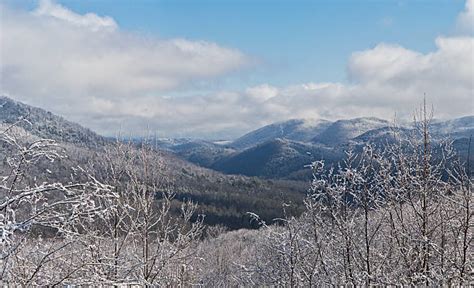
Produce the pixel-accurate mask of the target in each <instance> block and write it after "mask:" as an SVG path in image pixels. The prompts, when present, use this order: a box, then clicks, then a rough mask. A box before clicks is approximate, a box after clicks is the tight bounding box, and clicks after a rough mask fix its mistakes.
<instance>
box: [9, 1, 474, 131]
mask: <svg viewBox="0 0 474 288" xmlns="http://www.w3.org/2000/svg"><path fill="white" fill-rule="evenodd" d="M473 3H474V1H472V0H469V1H468V2H467V3H466V9H465V11H463V12H462V13H461V14H460V15H459V17H458V19H457V22H456V27H457V28H458V30H459V31H461V32H459V33H458V34H457V35H456V36H450V37H446V36H445V37H438V38H437V39H435V43H436V49H435V50H434V51H432V52H430V53H420V52H417V51H412V50H409V49H406V48H404V47H401V46H399V45H394V44H386V43H381V44H378V45H377V46H375V47H373V48H371V49H368V50H364V51H358V52H354V53H353V54H352V55H351V57H350V59H349V61H348V64H347V74H348V79H349V81H348V83H302V84H295V85H291V86H287V87H275V86H272V85H271V83H262V84H261V85H258V86H256V87H248V88H245V89H242V90H240V91H215V92H209V93H207V94H204V95H203V94H199V95H198V94H195V93H193V85H192V83H197V82H200V81H204V82H206V81H207V82H212V81H214V80H215V79H219V78H221V77H225V76H226V75H229V74H231V73H232V72H235V71H238V70H242V69H246V68H247V69H248V67H249V66H251V65H252V60H251V59H252V57H249V56H248V55H245V54H244V53H242V52H241V51H239V50H237V49H232V48H227V47H222V46H220V45H218V44H216V43H211V42H206V41H191V40H186V39H157V38H156V37H148V36H143V35H137V34H134V33H130V32H126V31H122V30H121V29H120V27H119V26H118V25H117V23H116V22H115V20H114V19H112V18H110V17H103V16H99V15H96V14H92V13H88V14H85V15H80V14H77V13H75V12H73V11H71V10H69V9H67V8H66V7H63V6H61V5H58V4H55V3H54V2H51V1H41V2H40V4H39V7H38V8H37V9H36V10H35V11H33V12H31V13H29V12H25V11H16V10H11V9H10V8H8V7H1V9H2V20H1V21H2V25H1V26H2V28H1V29H2V31H1V32H2V33H0V47H1V58H0V59H1V63H0V65H1V75H0V76H1V79H2V80H1V87H0V92H1V93H2V94H6V95H7V96H10V97H12V98H14V99H18V100H21V101H25V102H27V103H30V104H33V105H38V106H41V107H43V108H46V109H48V110H52V111H53V112H56V113H59V114H62V115H64V116H66V117H68V118H70V119H72V120H75V121H78V122H80V123H81V124H84V125H86V126H88V127H90V128H92V129H94V130H96V131H98V132H100V133H103V134H108V135H113V134H114V133H115V132H117V131H118V130H122V131H125V132H127V131H132V133H137V131H144V130H146V129H149V130H151V131H156V132H157V133H158V134H159V135H163V136H165V135H166V136H172V137H177V136H194V137H213V138H218V137H219V138H227V137H235V136H238V135H239V134H241V133H243V132H246V131H249V130H251V129H254V128H258V127H259V126H261V125H264V124H268V123H271V122H274V121H281V120H286V119H290V118H325V119H338V118H352V117H358V116H376V117H382V118H390V117H392V116H393V115H394V114H395V113H397V114H398V115H399V116H401V117H405V116H409V115H410V114H411V113H412V111H413V106H414V105H416V104H417V103H419V102H420V101H421V99H422V98H423V95H425V94H426V96H427V98H428V100H429V101H430V102H432V103H433V104H434V106H435V112H436V116H437V117H441V118H442V117H457V116H462V115H468V114H472V113H473V110H474V103H473V101H474V100H473V98H474V38H473V37H472V34H471V31H469V29H467V28H469V27H471V26H472V19H473V18H474V17H472V14H473ZM177 91H179V92H183V91H184V92H185V94H188V95H189V96H186V97H184V96H176V94H177Z"/></svg>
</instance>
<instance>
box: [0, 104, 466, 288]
mask: <svg viewBox="0 0 474 288" xmlns="http://www.w3.org/2000/svg"><path fill="white" fill-rule="evenodd" d="M422 112H423V113H420V115H418V117H416V118H417V120H415V122H414V126H415V127H414V128H415V129H414V130H413V131H414V132H413V133H411V135H408V137H407V135H406V134H403V133H398V132H397V129H396V128H393V137H392V139H391V141H390V142H389V143H386V145H378V146H377V145H375V144H367V145H366V146H365V148H364V149H363V151H361V152H354V151H351V150H349V151H347V157H346V159H345V161H343V162H342V163H340V165H338V166H331V167H326V165H325V164H324V162H323V161H317V162H314V163H313V164H312V165H311V167H310V168H308V169H312V171H313V181H312V183H311V186H310V189H309V191H308V195H307V197H306V199H305V201H304V205H305V211H304V213H303V214H302V215H301V216H299V217H292V216H288V217H285V218H283V219H279V220H278V221H276V222H277V223H279V225H267V224H266V223H265V222H264V221H263V220H261V219H260V218H259V216H258V211H249V215H250V216H251V218H252V221H255V222H256V223H258V225H259V226H260V229H258V230H237V231H231V232H226V231H225V229H223V228H222V227H219V226H214V227H207V226H206V225H204V222H203V217H205V215H197V213H196V211H197V210H196V208H197V205H198V203H192V202H186V201H184V202H178V201H175V200H174V199H173V198H174V196H175V195H174V193H173V192H172V191H171V190H172V189H169V187H168V183H169V182H168V180H167V179H166V176H165V175H164V174H163V173H161V171H162V169H163V167H162V165H163V163H162V162H161V161H160V159H159V156H158V154H156V153H153V151H152V149H150V148H149V147H148V146H146V145H142V146H141V147H138V148H137V147H135V146H133V145H129V144H124V143H120V142H118V143H116V144H115V145H109V146H107V148H106V149H107V151H106V153H105V155H106V157H105V159H104V158H100V159H97V160H96V162H97V163H94V162H93V161H92V163H88V164H87V165H84V166H83V167H74V169H73V170H72V172H71V173H69V172H68V173H66V171H64V173H65V175H66V176H65V177H64V180H63V181H62V182H51V181H48V177H47V174H48V171H44V173H43V174H41V173H37V171H34V170H35V169H37V167H44V165H41V166H40V165H38V163H49V165H55V163H57V162H58V161H59V160H60V159H64V158H65V157H67V155H65V153H64V150H63V149H61V147H59V146H58V145H56V143H55V142H54V141H52V140H47V139H40V138H31V137H26V138H25V137H21V133H19V132H21V131H18V130H19V129H18V125H16V124H15V123H14V124H12V125H10V126H3V127H2V130H1V132H0V138H1V147H2V153H4V154H5V160H4V161H6V165H4V166H5V167H8V169H4V170H3V171H0V172H1V174H0V175H1V178H0V232H1V239H0V241H1V246H0V249H1V251H0V257H1V258H0V259H1V260H0V282H1V283H2V284H3V285H22V286H23V285H25V286H31V285H33V286H35V285H41V286H46V285H68V284H72V285H99V284H101V285H127V284H137V285H153V284H156V285H160V286H193V285H196V286H205V287H225V286H284V287H301V286H304V287H310V286H313V287H319V286H330V285H396V284H403V285H428V286H432V285H434V286H438V285H466V286H468V285H472V284H473V281H474V248H473V246H474V245H473V243H472V242H473V215H474V214H473V213H474V212H473V211H474V207H473V200H474V199H473V197H472V180H471V178H470V175H472V174H471V172H470V167H469V165H466V164H465V163H464V162H462V161H460V160H459V158H458V157H457V155H456V152H455V151H454V149H453V148H452V145H451V142H450V141H449V140H448V139H446V141H445V142H444V143H443V144H442V145H437V146H436V147H434V145H433V146H432V145H430V135H429V129H428V128H429V125H430V117H429V115H426V110H425V109H424V111H422ZM20 121H23V120H20ZM19 135H20V136H19ZM98 162H100V163H98ZM468 162H469V161H468ZM99 164H100V165H99ZM94 167H102V168H101V169H94ZM103 167H105V168H103ZM29 175H39V176H35V177H30V176H29ZM41 175H46V176H41ZM177 203H180V204H179V205H178V204H177ZM281 204H282V206H283V207H284V209H290V208H291V207H290V206H291V205H293V204H292V203H281ZM253 212H255V213H253Z"/></svg>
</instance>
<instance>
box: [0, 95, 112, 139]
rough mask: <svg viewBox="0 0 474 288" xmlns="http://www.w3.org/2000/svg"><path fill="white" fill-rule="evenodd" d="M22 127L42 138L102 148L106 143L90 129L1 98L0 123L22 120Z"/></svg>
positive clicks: (41, 110) (20, 124) (35, 108)
mask: <svg viewBox="0 0 474 288" xmlns="http://www.w3.org/2000/svg"><path fill="white" fill-rule="evenodd" d="M22 118H24V119H26V120H27V121H21V122H19V123H18V125H19V126H20V127H22V128H23V129H25V130H26V131H27V132H29V133H31V134H32V135H35V136H37V137H40V138H48V139H53V140H57V141H62V142H67V143H74V144H76V145H86V146H89V147H93V146H100V145H102V144H104V143H105V142H106V140H105V138H104V137H102V136H100V135H98V134H96V133H94V132H93V131H91V130H90V129H87V128H84V127H82V126H81V125H79V124H77V123H74V122H71V121H68V120H66V119H64V118H62V117H60V116H57V115H55V114H53V113H51V112H48V111H45V110H43V109H41V108H37V107H32V106H29V105H26V104H23V103H21V102H17V101H14V100H12V99H10V98H8V97H5V96H0V123H4V124H13V123H16V122H17V121H18V120H20V119H22Z"/></svg>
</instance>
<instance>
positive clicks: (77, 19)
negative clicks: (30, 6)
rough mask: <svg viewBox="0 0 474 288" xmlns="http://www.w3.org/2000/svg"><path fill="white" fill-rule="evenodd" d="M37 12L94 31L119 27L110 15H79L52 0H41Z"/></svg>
mask: <svg viewBox="0 0 474 288" xmlns="http://www.w3.org/2000/svg"><path fill="white" fill-rule="evenodd" d="M35 14H36V15H39V16H48V17H52V18H56V19H58V20H60V21H65V22H68V23H70V24H73V25H76V26H80V27H87V28H90V29H92V30H94V31H97V30H103V29H111V30H115V29H116V28H117V23H115V21H114V19H112V18H110V17H107V16H106V17H99V16H97V15H96V14H93V13H87V14H85V15H79V14H77V13H74V12H72V11H71V10H69V9H67V8H64V7H63V6H61V5H60V4H56V3H54V2H52V1H51V0H41V1H40V2H39V6H38V9H36V11H35Z"/></svg>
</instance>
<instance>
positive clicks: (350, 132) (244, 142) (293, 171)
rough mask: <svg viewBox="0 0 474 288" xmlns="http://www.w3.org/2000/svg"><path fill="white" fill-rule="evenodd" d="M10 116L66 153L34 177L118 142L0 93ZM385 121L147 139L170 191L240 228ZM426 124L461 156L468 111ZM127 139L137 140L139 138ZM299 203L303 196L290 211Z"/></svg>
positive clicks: (274, 214)
mask: <svg viewBox="0 0 474 288" xmlns="http://www.w3.org/2000/svg"><path fill="white" fill-rule="evenodd" d="M15 123H16V126H17V128H18V129H19V130H21V132H22V133H23V134H25V135H26V136H27V137H30V138H31V137H32V138H35V139H38V138H48V139H53V140H55V141H57V142H58V144H59V145H60V146H61V147H62V148H63V149H65V150H66V151H67V152H68V155H69V157H68V158H67V159H62V160H61V161H59V162H58V163H56V164H55V165H56V166H55V167H56V168H54V169H53V168H49V169H45V168H44V167H42V166H41V165H37V167H34V169H33V170H32V171H31V173H33V175H32V177H40V176H41V177H49V178H53V180H61V179H65V178H67V177H68V176H69V175H68V173H67V171H69V170H70V168H71V167H75V166H79V165H81V166H83V165H85V164H87V163H91V162H93V160H96V161H95V163H96V164H95V165H98V166H96V167H95V169H99V170H100V169H101V168H100V165H102V164H103V163H105V161H102V160H100V159H104V153H105V150H107V148H108V147H111V146H113V145H115V144H116V143H117V139H111V138H106V137H103V136H101V135H98V134H96V133H95V132H93V131H92V130H90V129H87V128H84V127H82V126H81V125H79V124H77V123H74V122H71V121H68V120H66V119H64V118H63V117H60V116H57V115H54V114H53V113H51V112H48V111H45V110H43V109H40V108H36V107H32V106H29V105H26V104H23V103H21V102H17V101H14V100H12V99H10V98H8V97H0V129H4V128H5V127H9V126H10V125H12V124H15ZM391 126H392V125H391V123H389V122H387V121H385V120H382V119H377V118H356V119H346V120H338V121H327V120H308V119H292V120H288V121H284V122H278V123H274V124H270V125H267V126H264V127H262V128H259V129H257V130H255V131H251V132H249V133H247V134H245V135H243V136H242V137H240V138H237V139H235V140H233V141H224V142H223V141H219V142H213V141H207V140H198V139H187V138H179V139H169V138H160V139H152V140H153V141H149V140H150V139H147V141H148V142H149V143H152V144H153V145H154V146H155V148H156V149H155V150H154V151H155V153H158V154H159V156H160V157H161V159H162V161H163V163H164V165H163V167H164V168H163V169H164V174H166V175H167V178H168V179H171V180H170V181H172V183H171V185H170V187H172V188H171V189H174V190H175V191H176V195H177V196H176V199H177V201H184V200H186V199H190V200H193V201H195V202H198V203H199V207H200V209H201V210H200V212H201V213H203V214H206V215H207V216H206V222H207V223H208V224H212V225H214V224H223V225H226V226H227V227H229V228H241V227H251V226H252V224H251V223H250V222H249V219H247V218H246V212H248V211H251V212H255V213H257V214H259V215H260V216H261V217H262V219H264V220H265V221H267V222H269V221H271V219H275V218H278V217H281V216H282V213H283V212H282V203H302V200H303V198H304V197H305V195H306V192H307V190H308V188H309V183H310V182H309V181H310V179H311V171H310V169H309V168H308V167H307V166H308V164H310V163H311V162H312V161H315V160H321V159H324V160H325V161H326V163H328V164H329V165H335V164H337V163H338V162H339V161H341V160H342V159H343V157H344V155H345V151H346V150H347V149H348V148H349V147H350V146H354V147H361V146H362V145H365V144H366V143H375V144H377V145H383V143H386V142H387V141H390V139H391V137H392V135H393V129H392V128H391ZM398 131H399V132H401V133H405V134H406V135H409V133H410V132H411V131H412V130H411V128H410V126H408V125H401V127H399V128H398ZM431 132H432V136H433V141H434V142H436V141H439V140H441V139H444V138H446V137H450V138H451V139H452V140H453V143H454V147H455V148H456V149H457V150H458V151H459V153H460V155H461V156H462V157H464V158H466V157H467V154H468V147H469V137H470V136H471V135H472V134H473V133H474V116H466V117H462V118H457V119H451V120H447V121H433V125H432V127H431ZM122 140H123V139H122ZM127 141H131V142H132V143H134V145H136V147H139V146H140V144H141V142H143V141H144V140H143V139H140V138H137V139H127ZM7 154H8V151H6V150H1V151H0V158H1V159H4V160H3V161H1V162H0V171H5V169H6V168H7V167H6V166H5V165H6V161H5V158H6V157H7ZM97 159H99V160H98V161H97ZM471 162H472V157H471ZM101 163H102V164H101ZM44 171H48V173H45V172H44ZM299 211H302V206H301V204H300V205H299V206H298V205H296V206H295V207H294V211H293V212H294V213H295V214H297V213H298V212H299ZM287 212H288V210H287Z"/></svg>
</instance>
